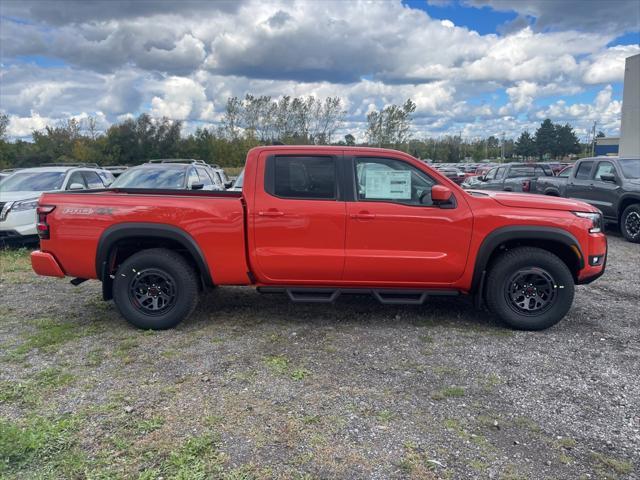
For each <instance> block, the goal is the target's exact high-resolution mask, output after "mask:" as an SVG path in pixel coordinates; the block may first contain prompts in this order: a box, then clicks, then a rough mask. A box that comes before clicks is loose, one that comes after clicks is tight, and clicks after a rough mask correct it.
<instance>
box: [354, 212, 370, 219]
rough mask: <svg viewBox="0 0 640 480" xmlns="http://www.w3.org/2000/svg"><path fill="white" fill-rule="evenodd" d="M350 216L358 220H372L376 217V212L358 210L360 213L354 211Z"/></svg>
mask: <svg viewBox="0 0 640 480" xmlns="http://www.w3.org/2000/svg"><path fill="white" fill-rule="evenodd" d="M350 217H351V218H353V219H356V220H372V219H374V218H376V214H375V213H369V212H358V213H352V214H351V215H350Z"/></svg>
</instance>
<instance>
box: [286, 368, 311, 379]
mask: <svg viewBox="0 0 640 480" xmlns="http://www.w3.org/2000/svg"><path fill="white" fill-rule="evenodd" d="M310 374H311V372H310V371H309V370H307V369H306V368H296V369H295V370H294V371H293V372H291V378H292V379H293V380H304V379H305V378H306V377H308V376H309V375H310Z"/></svg>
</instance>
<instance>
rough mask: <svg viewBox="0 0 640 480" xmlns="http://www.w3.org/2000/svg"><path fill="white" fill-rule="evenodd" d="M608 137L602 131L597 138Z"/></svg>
mask: <svg viewBox="0 0 640 480" xmlns="http://www.w3.org/2000/svg"><path fill="white" fill-rule="evenodd" d="M603 137H606V135H605V134H604V132H603V131H602V130H599V131H598V134H597V135H596V138H603Z"/></svg>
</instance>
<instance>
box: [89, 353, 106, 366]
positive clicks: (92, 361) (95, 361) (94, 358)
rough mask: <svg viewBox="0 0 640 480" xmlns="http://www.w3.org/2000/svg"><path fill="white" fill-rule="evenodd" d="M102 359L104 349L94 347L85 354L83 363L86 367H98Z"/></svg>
mask: <svg viewBox="0 0 640 480" xmlns="http://www.w3.org/2000/svg"><path fill="white" fill-rule="evenodd" d="M103 360H104V350H103V349H102V348H95V349H93V350H91V351H90V352H89V353H88V354H87V360H86V362H85V365H86V366H87V367H99V366H100V365H102V362H103Z"/></svg>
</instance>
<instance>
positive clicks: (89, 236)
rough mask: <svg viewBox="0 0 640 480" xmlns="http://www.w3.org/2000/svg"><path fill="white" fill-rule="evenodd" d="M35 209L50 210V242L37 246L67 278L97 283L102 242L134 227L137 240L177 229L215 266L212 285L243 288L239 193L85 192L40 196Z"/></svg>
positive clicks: (246, 280)
mask: <svg viewBox="0 0 640 480" xmlns="http://www.w3.org/2000/svg"><path fill="white" fill-rule="evenodd" d="M40 205H53V206H55V209H54V210H53V212H51V213H50V214H49V215H48V216H47V222H48V224H49V225H50V238H49V239H47V240H42V241H41V249H42V251H45V252H46V251H54V252H55V256H56V259H57V260H58V262H59V263H60V265H61V267H62V269H63V271H64V273H65V274H66V275H68V276H73V277H80V278H99V277H100V272H99V270H100V263H101V261H103V259H102V258H101V254H102V253H104V252H99V249H104V248H105V247H104V246H103V245H101V244H104V242H105V238H106V237H108V236H113V235H117V230H118V229H121V228H131V227H136V228H137V229H138V230H139V231H140V241H144V239H145V237H146V236H150V235H151V236H152V235H153V232H154V231H158V230H167V231H177V230H182V231H183V232H184V233H186V234H187V235H188V236H189V237H190V240H189V241H190V242H192V243H193V248H195V249H197V250H199V251H200V252H201V253H202V256H203V257H204V260H205V262H206V264H208V265H215V266H216V269H215V271H212V272H210V274H211V276H212V277H214V278H215V281H216V282H220V283H225V284H246V283H249V278H248V276H247V271H248V268H247V263H246V252H245V221H244V205H243V198H242V193H241V192H210V191H189V190H186V191H184V190H155V189H150V190H147V189H144V190H143V189H104V190H88V191H79V192H61V193H45V194H43V196H42V197H41V199H40ZM88 219H90V221H87V220H88ZM58 226H60V227H62V226H64V227H63V228H58Z"/></svg>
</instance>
